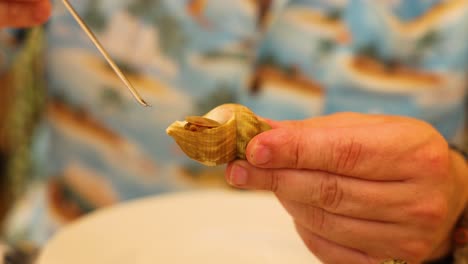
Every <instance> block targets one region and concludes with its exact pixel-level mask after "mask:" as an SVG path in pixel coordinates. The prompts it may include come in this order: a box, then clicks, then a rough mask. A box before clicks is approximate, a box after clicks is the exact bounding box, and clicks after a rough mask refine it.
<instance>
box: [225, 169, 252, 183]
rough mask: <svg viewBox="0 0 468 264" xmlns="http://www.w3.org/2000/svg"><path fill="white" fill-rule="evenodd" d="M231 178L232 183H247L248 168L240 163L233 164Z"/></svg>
mask: <svg viewBox="0 0 468 264" xmlns="http://www.w3.org/2000/svg"><path fill="white" fill-rule="evenodd" d="M229 179H230V183H231V184H232V185H237V186H243V185H246V184H247V180H248V174H247V170H246V169H245V168H243V167H241V166H239V165H233V167H232V169H231V174H230V175H229Z"/></svg>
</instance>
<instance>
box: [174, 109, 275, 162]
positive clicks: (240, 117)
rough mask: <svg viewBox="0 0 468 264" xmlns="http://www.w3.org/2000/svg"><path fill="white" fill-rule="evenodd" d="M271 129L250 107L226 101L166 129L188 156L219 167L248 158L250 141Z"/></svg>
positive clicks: (176, 122)
mask: <svg viewBox="0 0 468 264" xmlns="http://www.w3.org/2000/svg"><path fill="white" fill-rule="evenodd" d="M269 129H271V127H270V126H269V125H268V124H267V123H265V122H263V121H261V120H259V119H258V118H257V116H256V115H255V114H254V113H253V112H252V111H251V110H250V109H249V108H247V107H245V106H243V105H239V104H223V105H220V106H218V107H216V108H214V109H213V110H211V111H210V112H208V113H207V114H206V115H204V116H188V117H186V119H185V121H175V122H174V123H172V124H171V125H170V126H169V127H168V128H167V130H166V132H167V134H168V135H169V136H171V137H172V138H173V139H174V140H175V141H176V143H177V145H179V147H180V148H181V149H182V151H183V152H184V153H185V154H186V155H187V156H188V157H190V158H192V159H194V160H196V161H198V162H200V163H202V164H204V165H206V166H216V165H221V164H224V163H228V162H230V161H232V160H235V159H245V149H246V148H247V144H248V143H249V141H250V140H251V139H252V138H253V137H254V136H256V135H258V134H260V133H261V132H264V131H267V130H269Z"/></svg>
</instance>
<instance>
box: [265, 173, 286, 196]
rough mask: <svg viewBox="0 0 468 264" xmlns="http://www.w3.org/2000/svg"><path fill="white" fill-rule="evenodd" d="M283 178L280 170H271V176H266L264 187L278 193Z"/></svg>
mask: <svg viewBox="0 0 468 264" xmlns="http://www.w3.org/2000/svg"><path fill="white" fill-rule="evenodd" d="M282 178H283V176H282V172H281V171H280V170H271V171H270V175H269V177H265V182H264V189H265V190H268V191H271V192H274V193H277V192H278V191H279V190H280V189H279V186H280V181H281V179H282Z"/></svg>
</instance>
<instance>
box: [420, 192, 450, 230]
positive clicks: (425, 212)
mask: <svg viewBox="0 0 468 264" xmlns="http://www.w3.org/2000/svg"><path fill="white" fill-rule="evenodd" d="M448 212H449V204H448V201H447V200H446V199H444V198H443V196H442V195H432V196H431V198H430V199H428V200H427V201H424V202H422V203H419V204H418V205H417V206H416V207H415V209H414V211H413V216H414V217H415V219H418V222H420V223H421V224H422V225H424V227H427V228H436V227H439V226H440V225H441V223H443V222H444V221H445V220H446V218H447V216H448Z"/></svg>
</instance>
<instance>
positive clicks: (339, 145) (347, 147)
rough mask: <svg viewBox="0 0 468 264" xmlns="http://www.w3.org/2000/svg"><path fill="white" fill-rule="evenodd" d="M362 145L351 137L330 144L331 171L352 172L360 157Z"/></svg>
mask: <svg viewBox="0 0 468 264" xmlns="http://www.w3.org/2000/svg"><path fill="white" fill-rule="evenodd" d="M362 147H363V146H362V144H361V143H359V142H357V141H356V140H355V139H354V138H353V137H350V138H347V139H342V140H339V141H335V142H333V144H332V153H331V162H330V166H332V168H331V169H332V170H333V171H337V172H339V171H352V170H354V168H355V167H356V165H357V163H358V161H359V159H360V158H361V155H362Z"/></svg>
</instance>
